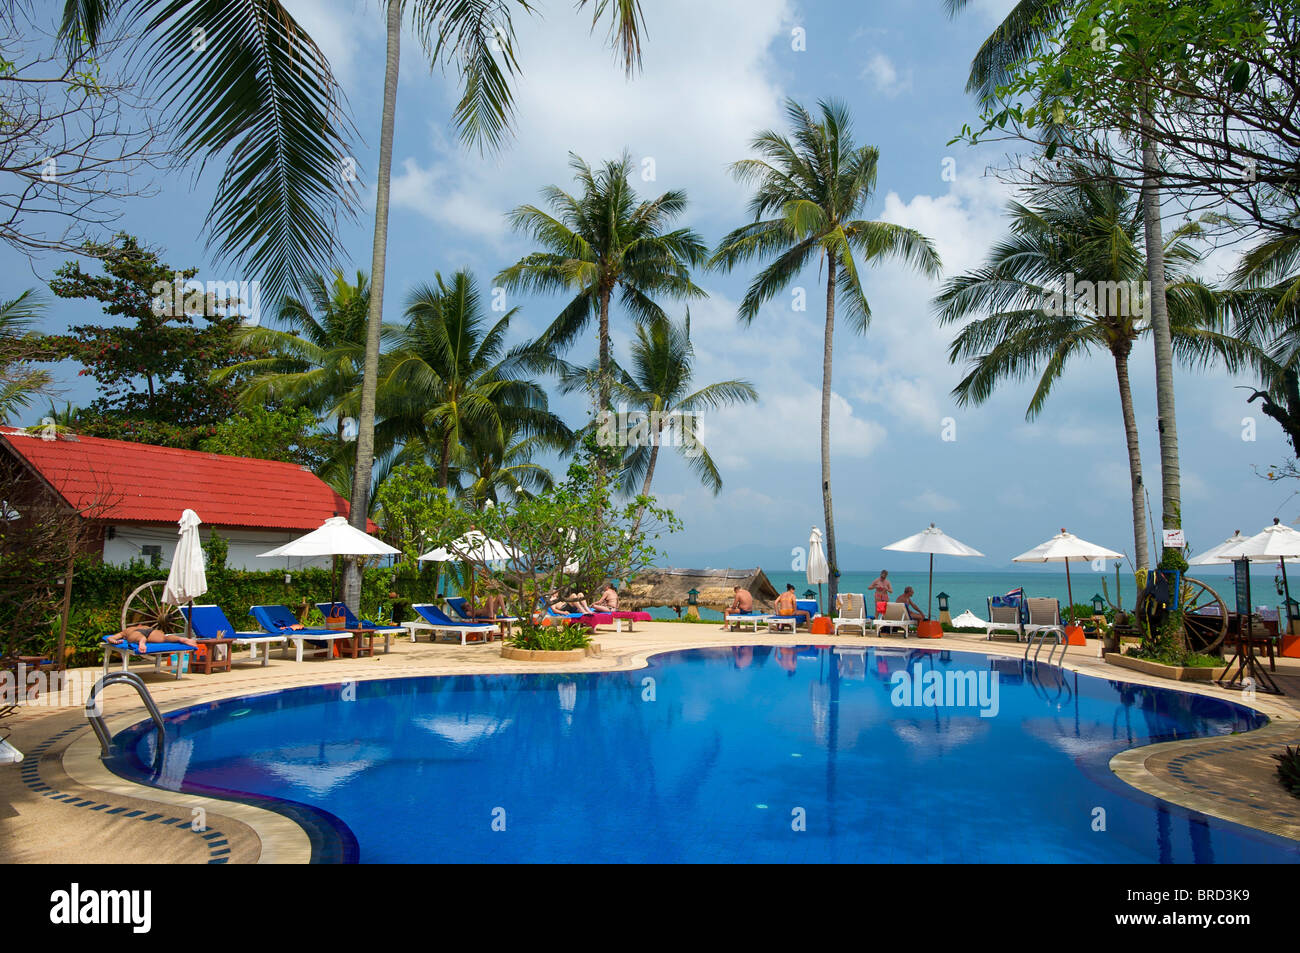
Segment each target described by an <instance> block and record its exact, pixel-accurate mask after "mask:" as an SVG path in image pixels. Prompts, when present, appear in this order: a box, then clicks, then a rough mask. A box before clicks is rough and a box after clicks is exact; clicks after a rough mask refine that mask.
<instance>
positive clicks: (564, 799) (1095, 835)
mask: <svg viewBox="0 0 1300 953" xmlns="http://www.w3.org/2000/svg"><path fill="white" fill-rule="evenodd" d="M1265 721H1266V719H1265V718H1264V717H1263V716H1262V715H1259V714H1258V713H1256V712H1253V711H1251V710H1249V709H1246V708H1244V707H1242V706H1239V705H1235V704H1232V703H1230V702H1227V701H1224V700H1221V699H1217V698H1210V697H1206V696H1201V695H1193V694H1189V693H1185V692H1177V691H1171V690H1168V689H1162V688H1148V687H1144V686H1137V685H1127V684H1123V683H1120V682H1115V681H1106V680H1102V679H1099V678H1094V677H1090V676H1085V675H1077V674H1075V673H1072V672H1062V671H1061V670H1060V669H1057V668H1053V667H1049V666H1045V665H1039V666H1036V667H1035V666H1034V665H1032V664H1027V663H1024V662H1022V661H1020V660H1018V659H999V658H991V657H987V656H984V655H979V654H975V653H966V652H950V651H946V650H941V649H929V648H927V649H910V648H904V647H895V646H888V647H878V646H870V647H863V648H860V649H859V648H856V647H855V648H853V649H849V650H843V649H835V650H832V649H828V648H814V647H786V648H774V647H771V646H754V647H747V646H742V647H738V648H734V649H732V648H727V649H695V650H689V651H681V652H673V653H669V654H665V655H659V656H656V657H654V658H652V659H651V660H650V664H649V667H648V668H645V669H640V670H637V671H631V672H606V673H592V674H553V675H550V674H542V675H486V676H446V677H437V678H408V679H390V680H384V681H363V682H356V683H342V684H333V685H322V686H312V687H307V688H297V689H289V690H285V691H279V692H275V693H271V694H265V695H256V696H248V697H243V698H238V699H232V700H227V701H221V702H216V703H212V704H208V705H203V706H197V707H194V708H189V709H186V710H184V711H180V712H176V713H173V714H171V715H169V716H167V722H168V742H167V744H166V746H165V751H164V753H163V757H162V759H161V766H160V768H159V769H158V770H156V771H155V770H151V768H150V767H148V766H149V765H151V764H154V763H155V761H154V756H155V754H156V752H155V751H154V746H155V742H154V736H153V733H152V732H151V730H150V723H148V722H145V723H142V724H141V725H138V726H134V727H132V728H131V729H128V730H126V731H124V732H122V733H120V734H119V735H118V736H117V739H116V741H117V750H118V752H119V754H118V757H116V758H115V759H114V761H113V762H112V766H113V767H114V770H117V771H119V772H121V773H124V774H127V775H129V776H132V777H134V778H136V779H138V780H144V781H146V783H151V784H155V785H158V786H162V787H166V788H170V789H173V790H187V791H193V792H196V793H211V792H221V793H225V794H233V795H240V796H246V797H247V798H248V799H251V800H254V801H256V802H258V803H264V804H270V805H275V804H277V803H281V802H287V803H288V804H290V805H306V806H307V811H306V812H305V814H307V815H311V814H316V815H317V816H318V817H319V818H320V819H321V820H322V824H321V825H320V828H319V830H318V831H317V835H318V836H319V837H324V838H325V839H326V840H328V839H329V831H331V830H333V831H334V832H336V833H338V832H339V831H342V832H343V841H344V842H346V843H345V846H344V847H343V848H341V852H338V851H336V853H335V854H334V855H333V857H334V859H356V860H360V861H362V862H406V861H410V862H415V861H419V862H444V861H445V862H462V861H463V862H472V861H557V862H558V861H615V862H617V861H628V862H631V861H666V862H691V861H706V862H717V861H721V862H763V861H778V862H780V861H830V862H838V861H878V862H938V863H952V862H980V863H985V862H1060V863H1094V862H1115V863H1119V862H1128V863H1141V862H1166V863H1168V862H1172V863H1194V862H1195V863H1212V862H1218V863H1225V862H1226V863H1234V862H1295V861H1297V860H1300V844H1297V843H1296V842H1293V841H1289V840H1286V839H1283V838H1279V837H1273V836H1270V835H1266V834H1262V833H1259V832H1255V831H1251V830H1249V829H1247V828H1243V827H1240V826H1237V825H1233V824H1229V823H1226V822H1223V821H1219V820H1216V819H1213V818H1209V817H1206V816H1204V815H1200V814H1196V813H1194V812H1189V811H1186V810H1184V809H1182V808H1178V807H1176V806H1174V805H1171V804H1167V803H1165V802H1162V801H1159V800H1157V799H1155V798H1152V797H1149V796H1147V795H1145V794H1143V793H1141V792H1139V791H1136V790H1134V789H1132V788H1130V787H1129V786H1127V785H1125V784H1124V783H1122V782H1120V781H1119V780H1118V779H1117V778H1115V777H1114V776H1113V775H1112V774H1111V772H1110V771H1109V769H1108V767H1107V763H1108V762H1109V760H1110V758H1111V757H1112V756H1113V755H1114V754H1115V753H1116V752H1118V751H1120V750H1122V749H1124V748H1128V747H1132V746H1134V745H1140V744H1146V743H1150V742H1152V741H1156V740H1169V739H1173V738H1185V737H1193V736H1201V735H1215V734H1228V733H1231V732H1238V731H1247V730H1250V729H1252V728H1256V727H1259V726H1260V725H1262V724H1263V723H1264V722H1265ZM303 814H304V812H303V811H301V810H299V811H298V816H299V819H301V817H302V816H303ZM352 837H355V842H354V844H353V842H352V841H351V840H350V838H352ZM336 843H337V841H336Z"/></svg>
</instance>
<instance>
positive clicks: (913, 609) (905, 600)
mask: <svg viewBox="0 0 1300 953" xmlns="http://www.w3.org/2000/svg"><path fill="white" fill-rule="evenodd" d="M912 591H913V590H912V587H911V586H908V587H907V588H906V589H904V590H903V594H902V595H901V596H899V597H898V601H899V602H901V603H902V604H903V605H905V606H907V616H908V618H910V619H912V620H914V621H916V622H924V621H925V613H924V612H922V611H921V607H920V606H918V605H917V604H916V603H915V602H913V601H912Z"/></svg>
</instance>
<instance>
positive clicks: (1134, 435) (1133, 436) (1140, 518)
mask: <svg viewBox="0 0 1300 953" xmlns="http://www.w3.org/2000/svg"><path fill="white" fill-rule="evenodd" d="M1131 350H1132V345H1131V344H1126V345H1125V346H1124V347H1123V348H1122V349H1120V348H1114V349H1112V351H1111V354H1112V355H1113V356H1114V358H1115V379H1116V380H1117V381H1118V382H1119V406H1120V410H1121V412H1122V413H1123V414H1124V436H1125V438H1126V440H1127V442H1128V475H1129V484H1130V489H1131V492H1132V494H1133V563H1134V568H1135V569H1149V568H1150V567H1149V566H1148V565H1147V553H1148V551H1149V546H1148V543H1147V508H1146V503H1145V502H1144V501H1143V499H1142V452H1141V449H1140V448H1139V446H1138V427H1137V417H1136V416H1135V415H1134V413H1133V390H1132V388H1131V386H1130V384H1129V377H1128V356H1129V352H1130V351H1131Z"/></svg>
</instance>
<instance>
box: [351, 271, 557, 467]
mask: <svg viewBox="0 0 1300 953" xmlns="http://www.w3.org/2000/svg"><path fill="white" fill-rule="evenodd" d="M517 312H518V309H517V308H516V309H513V310H511V311H508V312H507V313H506V314H504V315H502V317H501V318H499V319H498V320H497V321H496V322H495V323H494V324H492V325H491V326H489V325H488V322H487V318H486V317H485V315H484V310H483V300H482V298H481V296H480V295H479V292H478V289H477V286H476V285H475V282H474V278H473V276H472V275H471V274H470V273H469V272H468V271H464V270H462V271H458V272H456V273H455V274H454V275H452V276H451V279H450V280H449V281H448V280H444V279H443V277H442V275H440V274H437V275H435V276H434V282H433V284H426V285H421V286H418V287H417V288H415V289H414V290H413V291H412V292H411V295H410V298H409V299H408V302H407V306H406V316H407V319H408V324H407V326H406V327H405V328H404V329H403V330H402V331H401V332H400V334H399V336H398V339H397V341H396V343H395V345H394V347H393V350H392V351H391V352H390V353H389V354H388V355H386V357H385V359H384V363H383V366H382V368H381V378H380V382H379V395H378V396H379V400H378V409H379V411H380V415H381V421H380V423H379V424H378V426H377V428H376V437H377V440H378V442H379V444H380V446H382V447H384V448H391V447H394V446H396V445H397V444H399V443H406V444H415V445H419V446H421V447H423V448H424V449H425V450H426V451H427V452H428V453H429V455H430V457H432V458H433V459H434V460H436V461H437V465H438V473H439V477H438V483H439V486H442V487H447V486H449V485H450V483H451V467H452V463H453V461H454V459H455V457H456V454H457V452H458V451H459V449H460V448H461V447H462V446H469V445H471V444H473V443H476V442H477V443H478V444H479V445H480V446H483V445H487V446H492V445H494V444H495V445H498V446H501V447H505V446H507V445H508V440H507V436H508V435H517V436H518V437H530V436H539V437H541V438H543V439H544V440H550V441H554V442H556V443H557V445H563V444H565V443H567V441H568V440H569V438H570V437H571V434H570V433H569V430H568V428H567V427H566V426H565V425H564V423H563V422H562V421H561V420H560V419H559V418H558V417H556V416H555V415H554V414H552V413H551V412H550V410H549V409H548V401H547V397H546V392H545V391H544V390H543V389H542V388H541V387H540V386H538V384H537V383H536V382H534V381H532V380H528V379H526V378H524V377H522V376H521V375H523V374H526V373H528V372H529V371H531V370H534V369H537V368H539V367H540V366H543V363H542V359H541V358H539V357H538V355H537V353H536V352H535V351H534V350H533V349H531V348H515V349H513V350H510V351H507V350H506V346H505V338H506V334H507V332H508V331H509V328H510V322H511V320H512V319H513V318H514V316H515V314H516V313H517Z"/></svg>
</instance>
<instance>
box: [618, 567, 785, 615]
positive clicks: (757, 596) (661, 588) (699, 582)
mask: <svg viewBox="0 0 1300 953" xmlns="http://www.w3.org/2000/svg"><path fill="white" fill-rule="evenodd" d="M732 586H741V587H743V588H745V589H748V590H749V591H750V594H751V595H753V597H754V607H755V608H756V609H764V610H766V609H770V608H771V607H772V603H773V601H774V600H775V599H776V596H777V592H776V587H775V586H773V585H772V582H771V580H770V579H768V578H767V576H766V575H765V574H764V573H763V570H761V569H646V570H644V571H642V572H640V573H638V574H637V575H636V577H635V578H634V579H632V580H630V581H629V582H628V583H627V585H625V586H624V587H623V588H622V589H621V590H619V594H618V604H619V606H620V607H621V608H626V609H631V610H633V611H635V610H637V609H645V608H648V607H650V606H672V607H674V608H675V607H679V606H685V605H686V604H687V593H688V592H689V591H690V590H691V589H698V590H699V593H700V594H699V596H698V597H697V601H698V602H699V604H700V605H701V606H703V607H704V608H706V609H714V610H716V611H718V612H721V611H722V610H723V609H725V608H726V607H727V606H729V605H731V600H732V599H733V598H734V597H735V594H734V593H733V592H732V591H731V588H732Z"/></svg>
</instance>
